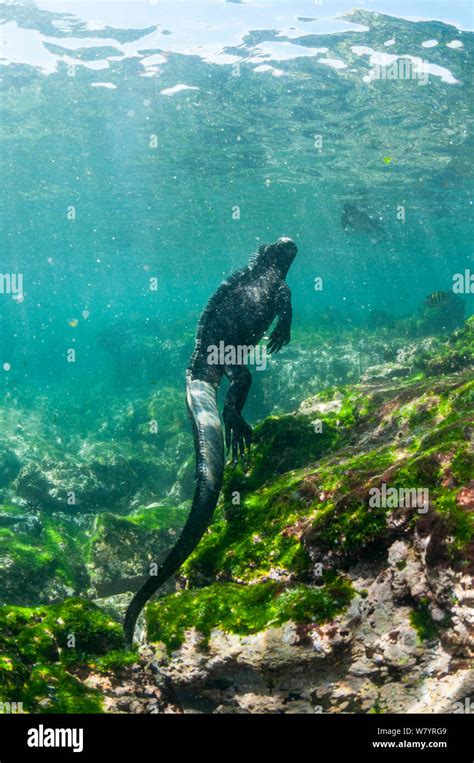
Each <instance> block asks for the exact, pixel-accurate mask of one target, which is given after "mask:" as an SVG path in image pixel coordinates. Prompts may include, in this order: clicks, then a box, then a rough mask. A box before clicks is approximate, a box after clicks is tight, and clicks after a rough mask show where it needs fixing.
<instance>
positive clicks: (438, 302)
mask: <svg viewBox="0 0 474 763" xmlns="http://www.w3.org/2000/svg"><path fill="white" fill-rule="evenodd" d="M452 300H453V295H452V294H450V293H449V291H432V292H431V294H428V296H427V297H426V299H425V300H424V302H423V304H424V305H425V306H426V307H446V305H449V304H450V303H451V302H452Z"/></svg>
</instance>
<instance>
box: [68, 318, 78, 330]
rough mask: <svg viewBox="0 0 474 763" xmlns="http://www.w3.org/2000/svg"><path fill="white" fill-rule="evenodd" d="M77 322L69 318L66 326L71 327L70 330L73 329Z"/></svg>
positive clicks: (75, 319)
mask: <svg viewBox="0 0 474 763" xmlns="http://www.w3.org/2000/svg"><path fill="white" fill-rule="evenodd" d="M78 323H79V321H78V320H77V318H71V320H70V321H68V325H69V326H71V328H73V329H75V328H76V326H77V324H78Z"/></svg>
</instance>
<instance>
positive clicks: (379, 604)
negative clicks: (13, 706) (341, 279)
mask: <svg viewBox="0 0 474 763" xmlns="http://www.w3.org/2000/svg"><path fill="white" fill-rule="evenodd" d="M473 335H474V318H470V319H469V320H468V321H467V323H466V324H465V326H464V327H463V328H461V329H458V330H457V331H455V332H454V333H453V334H452V335H450V336H440V335H433V336H423V337H414V338H412V339H411V340H410V341H409V342H407V340H406V338H399V337H397V336H396V335H390V334H388V335H387V336H386V337H385V338H384V337H382V338H380V332H379V335H378V336H379V339H378V340H377V341H374V342H371V341H370V339H367V338H366V339H365V344H364V339H363V338H361V337H358V338H357V337H354V336H353V337H351V338H350V339H348V338H347V337H341V338H340V339H339V340H338V341H337V342H336V343H334V341H333V342H332V344H328V347H327V352H326V351H325V349H324V346H322V345H321V346H320V347H317V348H315V349H314V350H312V351H311V352H310V351H309V348H308V346H307V345H305V343H304V342H300V343H298V342H295V346H294V347H292V348H290V350H291V351H289V352H288V353H287V355H286V356H284V355H283V353H282V355H281V358H278V360H277V361H275V365H274V367H273V366H271V367H270V368H269V372H268V374H264V375H262V380H261V381H260V382H259V385H260V387H259V389H258V390H257V403H258V405H257V407H258V408H259V407H261V408H262V409H263V410H264V411H265V413H269V414H270V415H267V417H266V418H264V419H263V420H261V421H260V422H259V423H258V424H257V425H256V426H255V430H254V446H253V454H252V461H251V464H250V465H247V466H246V468H242V466H239V467H238V468H237V469H235V470H232V469H231V468H228V469H227V470H226V476H225V485H224V489H223V492H222V496H221V500H220V503H219V506H218V509H217V511H216V514H215V517H214V521H213V523H212V525H211V527H210V528H209V530H208V532H207V533H206V535H205V536H204V538H203V539H202V541H201V543H200V544H199V546H198V548H197V549H196V550H195V552H194V553H193V554H192V556H191V557H190V558H189V559H188V561H187V562H186V563H185V565H184V567H183V568H182V569H181V571H180V574H179V577H178V579H177V581H176V584H175V582H174V581H170V582H169V583H168V585H167V588H166V590H165V591H163V592H162V594H164V595H162V596H161V597H160V598H159V599H157V600H155V601H154V602H152V603H151V604H149V606H148V607H147V611H146V622H144V621H143V618H142V622H141V624H140V629H139V630H140V635H141V644H140V646H138V647H137V648H136V649H134V650H131V651H126V650H124V648H123V642H122V633H121V625H120V622H121V619H122V617H123V613H124V609H125V607H126V604H127V602H128V601H129V599H130V592H133V591H134V590H136V588H137V587H138V585H139V584H140V582H141V581H142V580H143V579H144V578H145V576H146V575H147V571H148V567H149V564H150V562H151V561H152V560H154V559H155V558H156V556H157V555H158V556H159V555H160V554H161V555H164V554H165V553H166V552H167V549H169V548H170V546H172V544H173V542H174V540H175V539H176V537H177V535H178V534H179V531H180V528H181V527H182V525H183V522H184V521H185V518H186V513H187V510H188V507H189V497H190V496H191V495H192V484H193V460H192V441H191V437H190V434H189V432H188V429H187V423H186V417H185V411H184V407H183V404H182V400H181V396H180V393H179V391H178V390H176V389H175V388H173V387H169V388H164V389H160V390H157V391H156V392H155V393H154V394H153V395H150V396H148V397H147V398H144V399H141V400H138V401H136V402H135V403H133V404H132V403H130V402H129V403H128V404H127V405H126V406H122V407H120V406H119V405H117V407H116V408H114V409H113V410H112V411H111V413H109V414H108V415H107V416H104V419H103V421H102V422H100V421H99V423H98V425H97V434H96V438H95V440H92V439H90V438H89V439H85V438H84V436H83V434H81V426H80V422H78V423H77V426H72V425H71V426H70V427H69V429H70V435H69V439H68V440H67V441H65V435H64V431H62V430H61V427H60V424H56V423H55V421H54V418H52V417H51V416H49V415H48V413H47V411H45V412H44V413H43V414H42V413H41V412H40V411H37V412H36V413H35V415H34V416H30V417H29V425H28V428H27V429H28V431H26V432H25V429H24V428H23V427H24V424H23V423H22V422H24V420H25V419H24V416H22V415H21V411H15V410H13V411H12V410H9V411H8V412H6V411H3V414H2V415H3V417H4V422H3V423H4V426H3V428H2V435H1V437H0V449H1V469H0V495H1V502H2V505H1V507H0V573H1V580H2V583H1V586H0V597H1V598H0V604H1V606H0V702H2V703H8V702H22V703H23V709H24V711H26V712H42V713H49V712H124V713H130V712H132V713H161V712H170V713H181V712H187V713H190V712H212V713H248V712H252V713H315V712H316V713H318V712H329V713H359V712H362V713H368V712H372V713H384V712H396V713H406V712H421V713H432V712H446V713H449V712H457V711H458V710H457V708H458V707H461V706H462V703H464V702H465V700H466V698H469V697H472V696H473V692H474V673H473V671H472V667H473V664H472V658H473V652H474V616H473V610H472V605H473V603H474V588H473V574H474V532H473V528H474V513H473V512H474V481H473V474H474V469H473V449H472V440H473V433H474V427H473V408H474V406H473V397H474V392H473V389H474V383H473V382H474V370H473V357H474V352H473V349H474V348H473V341H474V337H473ZM361 342H362V345H361ZM361 347H362V349H363V348H364V347H369V348H370V349H368V350H364V352H362V351H361ZM400 347H403V352H400V351H399V348H400ZM322 388H324V389H323V391H318V390H321V389H322ZM272 400H278V401H280V410H279V411H278V410H276V409H273V403H271V401H272ZM164 410H165V413H164ZM285 411H286V412H285ZM165 414H166V415H165ZM71 415H72V417H73V414H71ZM78 417H79V414H78ZM45 419H48V423H47V425H46V424H45ZM155 420H157V421H158V422H159V438H158V440H157V439H156V438H154V434H153V432H154V430H153V428H150V426H149V423H150V421H155ZM71 422H72V423H74V420H73V418H72V419H71ZM71 422H70V423H71ZM374 488H378V489H379V491H380V492H379V494H382V493H383V491H384V490H388V489H395V490H396V491H398V492H397V495H398V496H400V495H401V492H402V491H403V490H410V491H413V490H420V491H426V492H424V493H423V495H424V502H422V503H420V504H417V505H413V504H412V505H410V502H409V501H405V502H403V500H399V499H397V500H395V499H394V500H392V501H391V500H387V501H386V502H385V505H384V501H381V502H379V503H378V504H377V502H376V501H375V503H374V500H373V496H374V495H377V491H376V490H375V491H374ZM393 492H394V491H393ZM157 495H159V496H162V497H161V498H160V500H157Z"/></svg>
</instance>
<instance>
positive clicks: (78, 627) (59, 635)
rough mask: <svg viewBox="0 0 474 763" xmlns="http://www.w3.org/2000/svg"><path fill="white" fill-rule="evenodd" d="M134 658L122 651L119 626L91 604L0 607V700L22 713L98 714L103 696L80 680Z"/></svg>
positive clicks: (65, 603) (78, 600)
mask: <svg viewBox="0 0 474 763" xmlns="http://www.w3.org/2000/svg"><path fill="white" fill-rule="evenodd" d="M134 659H135V655H134V653H132V652H126V651H125V650H123V638H122V630H121V627H120V626H119V625H118V624H117V623H116V622H114V621H113V620H111V619H110V618H109V617H108V616H107V615H105V614H104V613H103V612H102V611H101V610H100V609H99V608H98V607H97V606H95V605H94V604H93V603H92V602H88V601H84V600H81V599H68V600H66V601H64V602H62V603H61V604H57V605H53V606H49V607H34V608H26V607H12V606H1V607H0V696H1V698H2V702H9V701H10V702H20V701H21V702H22V703H23V709H24V711H26V712H34V713H38V712H40V713H97V712H101V711H102V709H103V705H102V697H101V695H100V693H99V692H98V691H96V690H94V689H89V688H88V687H87V686H85V685H84V683H83V682H82V681H81V680H80V675H81V673H83V672H84V671H88V670H94V671H95V672H107V671H110V670H111V669H114V670H115V669H117V668H118V667H119V666H120V665H123V664H127V663H128V664H129V663H130V662H132V661H133V660H134Z"/></svg>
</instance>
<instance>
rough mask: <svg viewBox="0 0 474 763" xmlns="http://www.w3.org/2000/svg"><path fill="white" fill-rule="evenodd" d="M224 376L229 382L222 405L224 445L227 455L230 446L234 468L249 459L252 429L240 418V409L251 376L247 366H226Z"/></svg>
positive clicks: (243, 402) (249, 384) (245, 396)
mask: <svg viewBox="0 0 474 763" xmlns="http://www.w3.org/2000/svg"><path fill="white" fill-rule="evenodd" d="M225 374H226V376H227V378H228V379H229V381H230V387H229V389H228V391H227V397H226V399H225V404H224V414H223V415H224V426H225V444H226V448H227V453H228V452H229V450H230V448H231V446H232V463H233V464H234V466H235V465H236V464H237V461H238V459H239V456H240V458H241V459H242V460H243V459H244V458H245V456H246V449H247V456H248V458H250V445H251V442H252V427H251V426H250V424H248V423H247V422H246V421H245V419H244V417H243V416H242V409H243V407H244V405H245V401H246V400H247V395H248V393H249V389H250V386H251V384H252V374H251V373H250V371H249V369H248V368H247V366H226V368H225Z"/></svg>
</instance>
